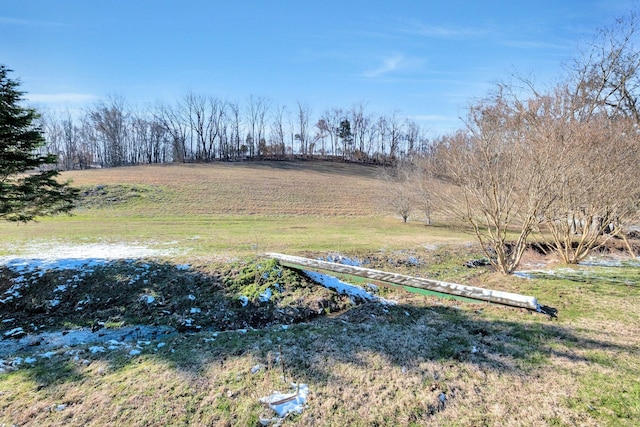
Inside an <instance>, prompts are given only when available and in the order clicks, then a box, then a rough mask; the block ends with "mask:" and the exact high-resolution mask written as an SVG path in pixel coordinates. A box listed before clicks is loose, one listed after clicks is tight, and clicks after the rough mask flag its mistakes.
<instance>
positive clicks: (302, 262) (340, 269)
mask: <svg viewBox="0 0 640 427" xmlns="http://www.w3.org/2000/svg"><path fill="white" fill-rule="evenodd" d="M265 256H268V257H270V258H274V259H277V260H278V261H279V262H280V263H282V264H284V265H286V266H290V267H292V268H297V269H301V270H304V269H310V270H323V271H327V272H333V273H337V274H341V275H349V276H357V277H362V278H365V279H367V280H370V281H372V282H377V283H381V284H392V285H400V286H402V287H408V288H417V289H420V290H424V291H429V292H435V293H439V294H445V295H453V296H457V297H461V298H468V299H470V300H476V301H487V302H491V303H496V304H503V305H508V306H512V307H521V308H526V309H529V310H535V311H541V308H542V307H541V306H540V305H539V304H538V301H537V299H536V298H535V297H532V296H527V295H520V294H515V293H511V292H504V291H497V290H491V289H484V288H479V287H475V286H467V285H461V284H457V283H449V282H442V281H439V280H432V279H426V278H422V277H413V276H407V275H404V274H398V273H390V272H387V271H381V270H374V269H371V268H364V267H357V266H352V265H345V264H338V263H334V262H328V261H321V260H315V259H310V258H303V257H298V256H293V255H285V254H279V253H267V254H265Z"/></svg>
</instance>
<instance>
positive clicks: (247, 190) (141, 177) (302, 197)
mask: <svg viewBox="0 0 640 427" xmlns="http://www.w3.org/2000/svg"><path fill="white" fill-rule="evenodd" d="M377 174H378V169H377V168H376V167H373V166H365V165H358V164H343V163H329V162H318V161H308V162H273V161H272V162H247V163H215V164H175V165H174V164H170V165H148V166H138V167H122V168H109V169H93V170H87V171H70V172H65V173H63V174H62V178H63V179H71V180H72V181H73V184H74V185H75V186H95V185H97V184H102V185H114V184H131V183H136V184H140V185H148V186H153V187H156V188H161V189H163V190H165V191H166V192H167V193H166V194H164V195H160V196H159V197H160V199H161V200H160V203H157V204H145V205H143V206H136V209H137V210H139V212H138V214H141V215H145V214H150V213H154V214H164V215H175V214H178V215H248V214H249V215H312V216H326V215H340V216H350V215H372V214H375V213H378V212H379V210H380V208H381V202H380V201H381V200H382V196H383V194H384V187H383V181H382V180H380V179H379V178H378V177H377ZM163 202H164V203H163Z"/></svg>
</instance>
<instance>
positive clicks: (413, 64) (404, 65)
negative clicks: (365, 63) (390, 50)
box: [364, 54, 424, 78]
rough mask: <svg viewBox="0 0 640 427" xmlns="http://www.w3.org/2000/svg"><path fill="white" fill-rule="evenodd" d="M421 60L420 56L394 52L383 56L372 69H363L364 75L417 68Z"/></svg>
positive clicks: (372, 76)
mask: <svg viewBox="0 0 640 427" xmlns="http://www.w3.org/2000/svg"><path fill="white" fill-rule="evenodd" d="M423 62H424V60H423V59H420V58H407V57H405V56H404V55H402V54H395V55H392V56H387V57H385V58H383V59H382V63H381V64H380V65H378V66H377V67H376V68H374V69H371V70H368V71H365V72H364V76H365V77H368V78H376V77H382V76H387V75H388V74H391V73H394V72H397V71H407V70H412V69H416V68H419V67H420V66H421V65H422V63H423Z"/></svg>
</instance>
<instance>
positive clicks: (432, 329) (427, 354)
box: [0, 261, 637, 387]
mask: <svg viewBox="0 0 640 427" xmlns="http://www.w3.org/2000/svg"><path fill="white" fill-rule="evenodd" d="M246 267H247V264H245V265H244V266H242V265H238V266H235V267H233V266H232V267H230V269H229V270H228V271H226V272H225V274H227V275H229V276H230V277H234V278H236V280H235V281H234V282H226V281H225V280H223V277H222V275H218V274H205V273H202V272H199V271H196V270H194V269H192V268H190V267H188V266H176V265H172V264H170V263H165V262H157V261H116V262H105V263H102V264H101V263H97V262H96V263H93V264H91V265H89V264H87V265H84V267H82V266H80V267H78V268H76V269H70V270H56V269H48V270H46V271H44V270H40V269H35V270H32V271H30V272H26V271H23V272H21V273H16V272H15V271H14V270H12V271H9V270H8V269H7V268H5V269H4V270H3V271H2V272H1V275H2V281H1V282H0V285H1V287H0V293H2V294H4V295H6V293H7V292H8V291H9V290H11V289H13V291H14V292H19V293H20V295H21V296H20V297H15V298H14V299H13V300H11V301H9V303H3V304H1V305H0V314H1V315H2V318H3V319H7V318H12V319H14V320H12V321H11V322H6V324H5V323H3V324H2V327H3V329H2V332H3V333H6V332H7V331H8V330H9V325H7V324H10V326H11V327H14V329H15V326H16V325H22V327H23V328H24V329H25V330H28V328H29V325H41V327H42V328H45V329H46V328H54V329H60V328H66V329H67V330H69V328H74V327H89V328H94V329H96V332H97V333H98V334H100V331H101V330H103V331H106V330H108V329H110V328H109V326H111V328H113V327H123V326H126V325H140V324H141V325H147V326H150V327H160V326H164V327H169V328H171V331H174V333H170V334H164V333H163V334H160V335H158V334H155V335H153V336H145V335H142V334H141V335H138V336H136V335H132V336H131V337H130V338H132V339H129V340H128V341H127V342H124V343H121V342H117V341H119V340H117V339H116V340H114V341H116V342H117V343H114V342H111V345H109V343H104V342H99V343H93V344H90V343H86V344H87V345H85V346H81V345H79V346H75V347H71V348H70V349H66V348H58V349H56V350H55V351H54V353H55V354H54V355H49V356H42V353H45V352H46V350H47V347H46V346H47V343H46V342H44V341H40V342H38V341H37V340H34V341H32V342H29V343H28V344H27V345H26V346H25V347H24V348H22V349H21V350H22V351H23V352H31V354H33V355H35V358H36V359H37V361H36V362H35V364H34V365H33V366H32V367H31V368H28V372H29V375H30V376H31V377H32V378H33V380H34V382H36V383H37V384H39V387H49V386H56V385H58V384H60V383H65V382H71V383H73V382H77V381H82V380H83V374H81V373H80V371H81V370H80V369H74V366H77V367H79V366H81V365H83V364H84V366H86V365H87V364H90V363H93V361H103V362H106V363H107V364H108V365H109V366H110V369H112V370H116V371H117V370H120V369H126V368H127V367H128V366H129V365H131V364H138V363H140V360H144V359H141V358H147V359H149V360H156V361H159V362H162V363H163V364H166V365H167V366H169V367H170V368H172V369H174V370H176V371H178V372H183V373H184V374H185V375H187V376H188V377H192V376H193V375H196V376H197V375H198V374H199V373H200V372H204V371H206V370H208V369H220V370H224V369H225V366H226V365H227V364H229V363H230V362H234V361H236V360H239V359H244V360H246V362H243V363H246V364H247V365H246V366H244V369H245V370H246V372H245V373H248V372H249V371H250V370H251V369H252V367H253V366H252V365H260V366H262V367H264V368H265V369H267V368H271V369H281V370H282V372H283V374H284V375H286V376H289V377H290V378H295V379H296V380H298V381H314V382H319V383H325V384H326V383H329V382H330V381H332V378H333V377H334V372H333V369H334V368H335V366H336V364H346V365H351V366H354V367H359V368H364V369H372V370H376V369H382V368H383V367H385V366H389V365H390V366H393V367H397V368H402V369H417V368H418V367H419V366H420V365H421V364H422V363H425V362H434V361H435V362H440V363H444V364H447V363H458V362H459V363H464V364H467V365H474V366H476V367H478V368H481V369H484V370H491V371H496V372H514V373H522V372H525V373H526V372H527V371H528V370H530V369H535V368H536V367H539V366H542V365H544V364H546V363H548V361H549V359H550V358H551V357H560V358H566V359H567V360H571V361H574V362H575V361H580V362H593V360H587V359H585V358H584V357H582V356H579V355H578V354H577V353H576V352H572V351H571V350H570V349H571V348H576V347H577V346H580V347H581V348H587V349H594V350H605V349H606V350H614V351H616V352H622V353H627V354H629V355H631V354H634V353H635V352H636V351H637V348H635V346H632V345H629V346H625V345H619V344H614V343H612V342H608V341H604V340H603V341H598V340H591V339H586V338H584V337H583V336H579V335H578V334H576V333H575V332H574V331H572V330H570V329H569V328H565V327H563V326H560V325H559V324H557V323H555V322H551V321H547V320H546V318H544V317H542V316H541V315H532V314H529V313H526V312H520V313H521V319H517V318H516V320H512V321H507V320H494V319H490V318H487V317H485V316H484V315H483V314H482V307H484V306H483V305H478V306H471V305H470V306H465V307H464V308H463V309H460V308H458V307H455V306H453V305H445V304H444V303H443V304H441V303H440V302H439V301H438V300H435V299H427V298H425V299H421V300H414V301H419V302H417V303H406V304H398V305H390V304H381V303H378V302H368V303H365V304H361V305H357V306H352V307H351V308H348V309H345V307H344V305H343V304H344V303H345V299H344V298H342V299H341V298H339V297H336V296H335V294H333V297H332V296H331V295H332V292H331V291H328V290H326V289H324V288H319V287H317V286H316V285H312V284H309V283H304V282H298V283H296V284H295V285H294V286H293V288H292V289H289V290H286V289H285V290H283V292H282V293H281V295H280V297H279V298H280V300H279V303H278V304H272V303H261V302H260V296H261V295H262V292H264V289H266V288H265V287H264V286H262V287H260V286H258V287H256V286H255V283H253V287H251V286H252V282H256V280H257V281H258V282H259V283H262V285H267V286H271V285H273V284H274V283H275V282H276V281H278V278H282V277H281V275H282V274H283V273H282V271H279V272H278V271H277V270H276V272H275V273H269V274H267V273H266V272H261V271H260V270H258V271H257V272H256V271H252V270H251V268H246ZM43 271H44V272H43ZM41 273H42V274H41ZM270 274H272V276H270ZM243 278H244V279H243ZM16 279H18V280H17V281H16ZM243 280H245V281H246V283H247V286H249V287H250V288H251V291H252V292H253V293H254V295H252V296H251V300H250V301H249V302H247V303H245V302H243V301H242V300H241V299H239V298H238V293H239V292H240V291H241V290H244V291H245V292H246V291H247V289H248V288H242V286H244V285H243V283H244V282H243ZM291 280H292V279H291V278H287V280H286V282H290V281H291ZM300 280H301V279H300ZM16 283H20V284H22V285H21V286H20V287H19V288H18V289H15V286H14V285H15V284H16ZM61 286H66V288H65V289H64V290H61V288H60V287H61ZM318 295H320V296H318ZM332 298H333V300H332ZM56 300H57V301H58V302H57V303H55V304H52V303H51V301H56ZM335 310H340V314H338V315H329V316H319V313H323V312H332V311H335ZM505 310H512V311H516V312H518V311H517V310H513V309H508V308H505ZM283 325H284V326H283ZM103 328H104V329H103ZM63 335H64V334H63ZM122 339H123V340H124V339H125V337H124V336H123V337H122ZM7 340H10V338H8V339H7ZM7 340H5V341H7ZM159 343H162V345H158V344H159ZM89 345H94V346H99V347H101V348H100V349H99V350H97V351H90V350H89ZM248 361H250V362H248ZM234 363H235V362H234Z"/></svg>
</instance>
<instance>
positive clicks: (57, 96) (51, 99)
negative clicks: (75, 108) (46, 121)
mask: <svg viewBox="0 0 640 427" xmlns="http://www.w3.org/2000/svg"><path fill="white" fill-rule="evenodd" d="M25 98H26V99H27V101H29V102H34V103H38V104H83V103H86V102H92V101H95V100H96V99H98V97H97V96H95V95H92V94H90V93H28V94H26V95H25Z"/></svg>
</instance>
